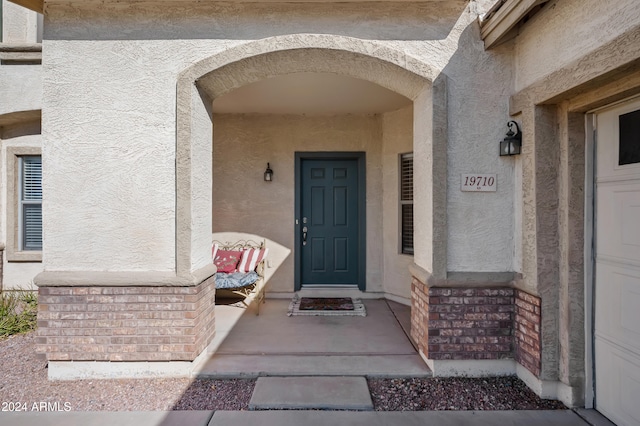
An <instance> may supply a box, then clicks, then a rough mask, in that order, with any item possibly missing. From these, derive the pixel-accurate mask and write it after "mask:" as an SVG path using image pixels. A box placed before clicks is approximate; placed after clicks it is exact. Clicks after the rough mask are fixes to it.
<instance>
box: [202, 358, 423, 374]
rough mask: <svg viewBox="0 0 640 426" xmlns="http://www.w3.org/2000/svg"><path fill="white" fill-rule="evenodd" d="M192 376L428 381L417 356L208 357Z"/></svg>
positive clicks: (420, 360) (421, 361)
mask: <svg viewBox="0 0 640 426" xmlns="http://www.w3.org/2000/svg"><path fill="white" fill-rule="evenodd" d="M194 376H196V377H200V378H217V379H228V378H239V377H261V376H366V377H377V378H385V377H393V378H396V377H431V376H432V373H431V370H429V368H428V367H427V366H426V365H425V363H424V361H423V360H422V359H421V358H420V356H419V355H417V354H415V355H303V354H296V355H218V354H214V355H212V356H211V357H210V358H209V359H208V360H207V361H206V362H205V363H204V364H203V365H202V366H200V368H198V369H197V371H196V373H194Z"/></svg>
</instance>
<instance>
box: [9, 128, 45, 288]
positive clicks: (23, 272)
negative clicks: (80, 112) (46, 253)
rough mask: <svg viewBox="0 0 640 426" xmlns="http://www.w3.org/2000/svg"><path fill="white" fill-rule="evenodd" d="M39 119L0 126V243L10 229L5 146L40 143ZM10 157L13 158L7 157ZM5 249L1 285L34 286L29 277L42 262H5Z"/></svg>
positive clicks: (39, 267)
mask: <svg viewBox="0 0 640 426" xmlns="http://www.w3.org/2000/svg"><path fill="white" fill-rule="evenodd" d="M39 132H40V126H39V123H24V124H19V125H12V126H11V127H8V128H4V129H3V128H0V147H1V149H0V245H6V242H7V235H8V233H10V232H13V230H8V229H7V212H8V209H12V208H13V207H12V206H11V205H10V203H13V184H12V183H8V179H7V167H12V166H13V164H7V148H9V147H36V148H39V147H40V141H41V138H40V134H39ZM11 161H13V160H11ZM7 257H8V256H7V253H6V252H5V255H4V256H3V259H2V262H3V265H2V274H3V276H2V280H1V281H0V282H2V289H4V290H9V289H35V286H33V281H32V280H33V277H35V276H36V274H38V273H39V272H41V271H42V262H9V261H8V260H7Z"/></svg>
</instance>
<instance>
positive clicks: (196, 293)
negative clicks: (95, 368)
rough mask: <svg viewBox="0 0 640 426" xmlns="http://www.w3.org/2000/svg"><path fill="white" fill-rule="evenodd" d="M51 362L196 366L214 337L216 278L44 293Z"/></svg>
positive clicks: (42, 331)
mask: <svg viewBox="0 0 640 426" xmlns="http://www.w3.org/2000/svg"><path fill="white" fill-rule="evenodd" d="M38 305H39V306H38V337H37V339H38V341H37V351H38V352H39V353H41V354H44V356H45V357H46V359H47V360H49V361H193V360H194V359H195V358H196V357H197V356H198V355H199V354H200V353H201V352H202V351H203V350H204V349H205V348H206V346H207V345H208V344H209V342H210V341H211V339H212V338H213V335H214V332H215V327H214V326H215V320H214V305H215V285H214V278H213V277H209V278H208V279H206V280H205V281H203V282H202V283H200V284H198V285H193V286H183V287H180V286H162V287H159V286H112V287H109V286H104V287H102V286H95V287H94V286H73V287H64V286H55V287H46V286H41V287H40V288H39V299H38Z"/></svg>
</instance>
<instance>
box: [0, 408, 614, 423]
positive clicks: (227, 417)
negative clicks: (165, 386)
mask: <svg viewBox="0 0 640 426" xmlns="http://www.w3.org/2000/svg"><path fill="white" fill-rule="evenodd" d="M592 414H593V415H592V416H591V417H592V418H595V419H596V420H595V421H594V420H590V421H589V422H587V421H585V420H584V419H583V417H581V416H580V415H579V414H578V413H576V412H574V411H571V410H557V411H416V412H407V411H405V412H374V411H366V412H362V411H361V412H352V411H217V412H215V413H214V412H212V411H171V412H119V413H113V412H72V413H33V412H32V413H6V412H3V413H0V424H2V425H3V426H89V425H90V426H112V425H118V426H255V425H260V426H299V425H304V426H321V425H341V426H388V425H402V426H412V425H415V426H418V425H420V426H457V425H461V426H462V425H478V426H480V425H482V426H509V425H513V426H516V425H517V426H539V425H550V426H551V425H553V426H587V425H592V426H603V425H611V423H609V422H608V421H607V420H606V419H604V418H603V417H601V416H600V415H599V414H597V412H593V411H592ZM597 419H599V420H600V421H602V422H599V420H597Z"/></svg>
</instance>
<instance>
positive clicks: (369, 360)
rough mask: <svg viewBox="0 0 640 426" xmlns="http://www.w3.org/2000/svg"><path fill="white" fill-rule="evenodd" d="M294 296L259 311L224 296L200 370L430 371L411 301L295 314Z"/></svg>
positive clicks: (226, 374)
mask: <svg viewBox="0 0 640 426" xmlns="http://www.w3.org/2000/svg"><path fill="white" fill-rule="evenodd" d="M289 302H290V300H288V299H267V301H266V303H265V304H263V305H261V307H260V315H259V316H256V315H255V304H252V305H251V306H250V308H248V309H247V308H246V307H244V306H239V305H241V304H234V305H225V304H223V303H224V301H223V300H219V301H218V302H217V303H216V308H215V309H216V336H215V338H214V340H213V342H212V343H211V344H210V345H209V349H208V350H209V352H210V353H211V355H210V356H209V357H208V359H207V360H206V361H204V362H203V363H202V364H201V365H200V366H199V368H197V370H196V373H195V376H197V377H213V378H237V377H259V376H368V377H428V376H431V371H430V370H429V368H428V367H427V366H426V364H425V363H424V361H423V360H422V358H421V357H420V356H419V355H418V353H417V351H416V349H415V348H414V347H413V345H412V343H411V341H410V339H409V337H408V333H409V324H410V308H409V307H408V306H404V305H401V304H399V303H396V302H393V301H389V300H384V299H363V302H364V304H365V306H366V309H367V316H366V317H349V316H331V317H329V316H291V317H288V316H287V309H288V307H289Z"/></svg>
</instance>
